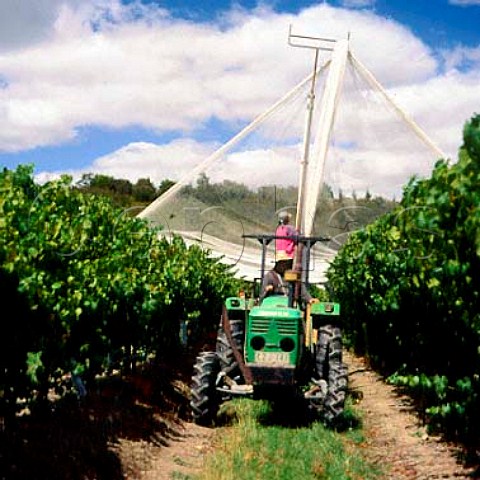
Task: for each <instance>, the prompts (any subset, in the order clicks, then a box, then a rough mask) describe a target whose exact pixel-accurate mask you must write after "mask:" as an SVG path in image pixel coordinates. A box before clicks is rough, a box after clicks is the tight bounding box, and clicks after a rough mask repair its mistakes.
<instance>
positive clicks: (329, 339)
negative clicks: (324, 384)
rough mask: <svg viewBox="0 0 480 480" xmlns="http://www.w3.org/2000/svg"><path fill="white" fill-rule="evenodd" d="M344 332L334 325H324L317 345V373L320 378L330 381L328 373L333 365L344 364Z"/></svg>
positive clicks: (320, 330) (319, 333)
mask: <svg viewBox="0 0 480 480" xmlns="http://www.w3.org/2000/svg"><path fill="white" fill-rule="evenodd" d="M342 348H343V344H342V331H341V329H340V327H337V326H334V325H322V326H321V327H320V329H319V332H318V341H317V345H316V355H315V361H316V371H317V374H318V375H319V376H320V378H323V379H325V380H327V381H328V371H329V367H330V365H332V364H340V363H342Z"/></svg>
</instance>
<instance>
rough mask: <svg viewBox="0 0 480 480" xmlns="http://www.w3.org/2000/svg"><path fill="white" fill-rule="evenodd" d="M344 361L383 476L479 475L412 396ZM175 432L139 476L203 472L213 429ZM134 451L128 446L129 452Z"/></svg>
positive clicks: (370, 455) (156, 478)
mask: <svg viewBox="0 0 480 480" xmlns="http://www.w3.org/2000/svg"><path fill="white" fill-rule="evenodd" d="M345 360H346V362H347V364H348V367H349V387H350V390H351V391H352V394H353V396H354V398H355V399H356V400H355V401H356V409H357V411H358V412H359V415H360V417H361V421H362V425H363V432H364V436H365V442H364V443H363V444H362V447H363V451H364V454H365V457H366V458H367V460H368V461H370V462H373V463H374V464H377V465H379V466H380V467H381V468H382V469H383V471H385V472H386V473H385V475H384V478H385V479H387V480H405V479H408V480H413V479H415V480H427V479H428V480H434V479H472V478H480V472H479V471H478V470H477V471H475V469H474V467H466V466H464V465H462V463H461V461H460V457H461V455H460V454H461V452H460V450H459V449H458V448H456V447H455V446H453V445H451V444H448V443H446V442H443V441H442V440H441V439H440V438H439V437H435V436H431V435H428V434H427V431H426V428H425V427H424V426H423V425H422V423H421V420H420V419H419V418H418V416H417V415H415V413H414V408H413V406H412V403H411V401H410V400H409V399H408V397H406V396H403V395H401V394H399V393H398V392H397V391H396V390H395V388H394V387H393V386H391V385H388V384H386V383H385V382H384V381H383V379H382V378H381V377H380V376H379V375H378V374H377V373H375V372H374V371H373V370H372V369H370V368H369V367H368V365H367V364H366V362H365V361H364V360H363V359H361V358H358V357H355V356H354V355H352V354H349V353H347V354H346V355H345ZM172 431H173V432H174V434H173V435H171V436H170V438H169V439H168V440H167V441H166V442H165V445H164V446H159V447H155V448H154V449H153V450H150V451H149V457H150V462H149V465H148V468H147V469H146V471H144V473H143V475H141V477H140V478H141V480H172V479H188V478H193V476H194V475H195V474H196V473H199V472H200V471H201V468H202V463H203V459H204V458H205V455H206V454H207V453H208V452H210V451H212V449H213V446H212V442H213V440H214V437H215V430H214V429H209V428H203V427H200V426H197V425H194V424H192V423H188V422H185V423H178V424H176V425H175V427H174V429H173V430H172ZM134 450H135V448H134V449H133V450H132V449H131V445H130V447H129V449H128V451H130V452H132V451H134ZM128 478H136V477H130V476H129V477H128ZM269 480H270V479H269ZM271 480H274V479H271Z"/></svg>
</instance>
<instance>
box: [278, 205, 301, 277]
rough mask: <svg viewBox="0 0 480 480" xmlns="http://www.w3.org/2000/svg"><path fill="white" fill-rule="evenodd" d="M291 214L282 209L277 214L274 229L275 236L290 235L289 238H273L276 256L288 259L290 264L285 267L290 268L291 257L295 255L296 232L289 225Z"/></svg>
mask: <svg viewBox="0 0 480 480" xmlns="http://www.w3.org/2000/svg"><path fill="white" fill-rule="evenodd" d="M291 219H292V216H291V215H290V213H288V212H286V211H282V212H280V213H279V215H278V226H277V228H276V230H275V236H276V237H290V238H276V239H275V252H276V256H277V258H282V259H283V258H285V259H288V260H290V264H289V266H288V267H287V269H288V268H292V266H293V258H294V256H295V247H296V245H297V240H296V236H298V232H297V231H296V230H295V228H294V227H293V226H292V225H290V221H291Z"/></svg>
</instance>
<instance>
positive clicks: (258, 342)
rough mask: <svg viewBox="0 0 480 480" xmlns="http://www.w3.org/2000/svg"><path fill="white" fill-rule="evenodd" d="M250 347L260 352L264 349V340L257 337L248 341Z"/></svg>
mask: <svg viewBox="0 0 480 480" xmlns="http://www.w3.org/2000/svg"><path fill="white" fill-rule="evenodd" d="M250 346H251V347H252V348H253V349H254V350H262V349H263V348H264V347H265V339H264V338H263V337H260V336H258V335H257V336H256V337H253V338H252V339H251V340H250Z"/></svg>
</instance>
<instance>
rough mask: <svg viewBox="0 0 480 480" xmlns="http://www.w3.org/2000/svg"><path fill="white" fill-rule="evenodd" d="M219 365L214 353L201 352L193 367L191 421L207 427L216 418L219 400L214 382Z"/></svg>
mask: <svg viewBox="0 0 480 480" xmlns="http://www.w3.org/2000/svg"><path fill="white" fill-rule="evenodd" d="M219 372H220V365H219V360H218V357H217V354H216V353H215V352H202V353H200V354H199V355H198V356H197V359H196V362H195V365H194V367H193V376H192V383H191V399H190V407H191V409H192V415H193V421H194V422H195V423H196V424H198V425H204V426H209V425H211V424H212V422H213V421H214V420H215V417H216V416H217V412H218V408H219V404H220V400H219V396H218V394H217V391H216V380H217V376H218V373H219Z"/></svg>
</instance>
